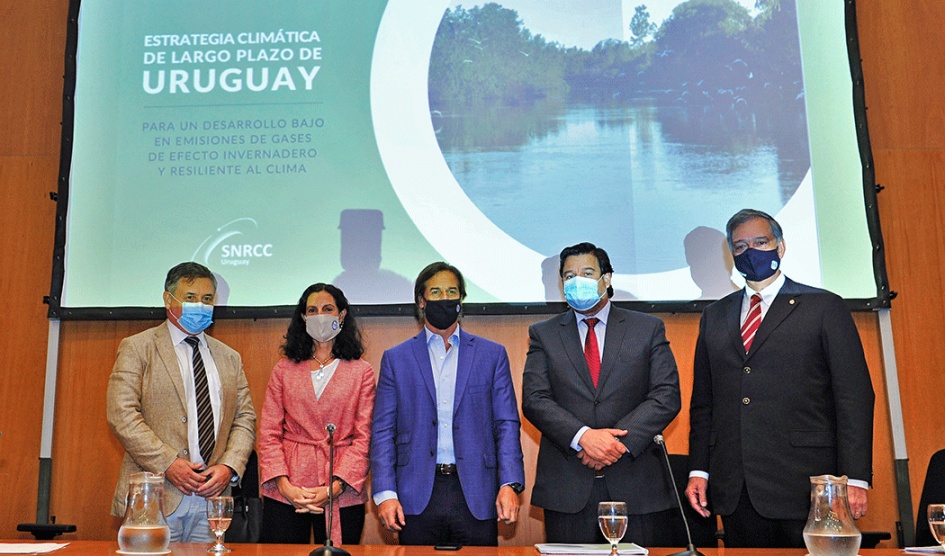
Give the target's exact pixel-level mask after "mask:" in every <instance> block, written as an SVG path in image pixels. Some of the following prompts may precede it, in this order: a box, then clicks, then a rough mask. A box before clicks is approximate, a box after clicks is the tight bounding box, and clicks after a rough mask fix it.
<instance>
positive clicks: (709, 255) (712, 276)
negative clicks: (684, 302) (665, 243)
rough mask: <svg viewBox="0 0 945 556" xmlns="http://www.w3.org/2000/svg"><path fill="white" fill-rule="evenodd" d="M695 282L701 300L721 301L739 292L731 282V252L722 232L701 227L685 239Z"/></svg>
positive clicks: (688, 261) (687, 260)
mask: <svg viewBox="0 0 945 556" xmlns="http://www.w3.org/2000/svg"><path fill="white" fill-rule="evenodd" d="M683 247H684V248H685V250H686V263H688V264H689V274H690V276H692V281H693V282H695V284H696V286H698V287H699V289H700V290H702V295H701V296H700V297H699V298H698V299H722V298H723V297H725V296H726V295H728V294H730V293H732V292H733V291H735V290H737V289H738V286H737V285H735V283H734V282H732V267H733V266H734V265H735V263H734V261H732V253H731V252H730V251H729V250H728V242H727V241H726V240H725V234H723V233H722V232H720V231H718V230H716V229H713V228H708V227H706V226H699V227H698V228H696V229H694V230H692V231H691V232H689V233H688V234H686V239H684V240H683Z"/></svg>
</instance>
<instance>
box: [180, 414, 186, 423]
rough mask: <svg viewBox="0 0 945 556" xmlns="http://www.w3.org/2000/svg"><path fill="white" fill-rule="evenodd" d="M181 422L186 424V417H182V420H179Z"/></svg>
mask: <svg viewBox="0 0 945 556" xmlns="http://www.w3.org/2000/svg"><path fill="white" fill-rule="evenodd" d="M181 421H183V422H185V423H186V422H187V416H186V415H185V416H184V417H182V418H181Z"/></svg>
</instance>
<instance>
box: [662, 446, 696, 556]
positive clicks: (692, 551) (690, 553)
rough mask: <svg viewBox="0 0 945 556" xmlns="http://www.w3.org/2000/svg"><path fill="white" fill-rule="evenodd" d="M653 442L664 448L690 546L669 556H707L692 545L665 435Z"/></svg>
mask: <svg viewBox="0 0 945 556" xmlns="http://www.w3.org/2000/svg"><path fill="white" fill-rule="evenodd" d="M653 442H656V443H657V444H659V445H660V446H662V447H663V459H664V460H665V461H666V471H668V472H669V481H670V482H671V483H673V492H674V493H676V504H677V505H678V506H679V513H680V514H681V515H682V521H683V525H685V527H686V538H687V539H688V540H689V545H688V546H687V547H686V550H683V551H682V552H676V553H675V554H670V555H669V556H705V555H704V554H702V553H701V552H699V551H698V550H696V547H695V545H694V544H692V533H690V532H689V520H687V519H686V508H685V507H683V504H682V499H680V498H679V489H678V488H676V477H675V476H674V475H673V467H672V466H671V465H670V464H669V452H667V451H666V442H665V441H664V440H663V435H662V434H658V435H656V436H654V437H653Z"/></svg>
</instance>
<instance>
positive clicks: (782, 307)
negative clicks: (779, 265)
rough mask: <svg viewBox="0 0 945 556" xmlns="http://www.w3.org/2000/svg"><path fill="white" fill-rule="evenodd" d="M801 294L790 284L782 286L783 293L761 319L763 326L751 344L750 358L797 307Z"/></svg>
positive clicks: (779, 293) (779, 294)
mask: <svg viewBox="0 0 945 556" xmlns="http://www.w3.org/2000/svg"><path fill="white" fill-rule="evenodd" d="M799 295H800V293H799V292H797V291H795V289H794V288H792V287H791V286H790V284H789V283H788V282H785V283H784V285H783V286H781V291H780V292H778V295H777V296H776V297H775V298H774V301H773V302H772V303H771V307H768V312H767V313H765V317H764V318H763V319H761V326H759V327H758V332H756V333H755V339H754V340H752V342H751V349H750V350H749V351H748V357H751V356H752V355H753V354H754V353H755V352H757V351H758V350H759V349H761V346H762V344H764V343H765V340H767V339H768V336H770V335H771V333H772V332H774V330H775V329H776V328H777V327H778V326H779V325H780V324H781V323H782V322H784V319H786V318H787V317H788V315H790V314H791V313H792V312H793V311H794V309H795V308H796V307H797V303H798V301H799V300H798V299H797V297H798V296H799Z"/></svg>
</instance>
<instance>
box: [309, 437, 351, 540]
mask: <svg viewBox="0 0 945 556" xmlns="http://www.w3.org/2000/svg"><path fill="white" fill-rule="evenodd" d="M325 430H326V431H328V531H327V532H326V536H327V537H328V538H327V539H325V546H323V547H321V548H316V549H315V550H313V551H311V552H309V555H308V556H351V553H349V552H348V551H347V550H344V549H342V548H338V547H336V546H332V544H331V520H332V516H333V515H334V512H333V510H334V502H335V499H334V497H333V496H331V484H332V483H333V482H334V480H333V477H334V476H335V425H334V424H333V423H328V425H326V426H325Z"/></svg>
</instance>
